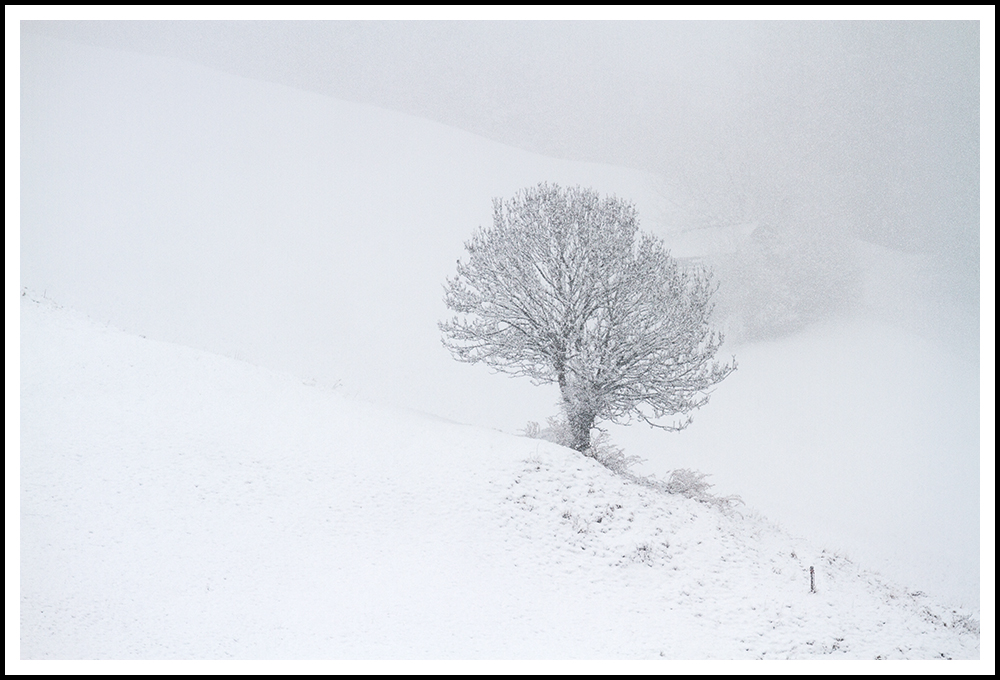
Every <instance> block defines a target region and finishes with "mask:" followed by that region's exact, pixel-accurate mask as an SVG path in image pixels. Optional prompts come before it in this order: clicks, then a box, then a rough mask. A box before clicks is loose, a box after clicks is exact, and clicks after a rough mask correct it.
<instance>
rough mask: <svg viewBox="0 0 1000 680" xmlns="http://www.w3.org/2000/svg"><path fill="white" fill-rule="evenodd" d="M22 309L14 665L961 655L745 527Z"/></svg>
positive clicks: (841, 566) (593, 474)
mask: <svg viewBox="0 0 1000 680" xmlns="http://www.w3.org/2000/svg"><path fill="white" fill-rule="evenodd" d="M33 297H34V296H33V295H31V294H29V295H28V296H26V297H23V298H22V303H21V347H22V354H21V356H22V361H21V414H22V415H21V601H20V605H21V615H20V616H21V657H22V658H27V659H46V658H49V659H52V658H64V659H65V658H132V659H143V658H146V659H148V658H158V659H171V658H326V659H336V658H362V659H363V658H380V659H389V658H407V659H418V658H512V659H513V658H536V659H539V658H566V659H570V658H608V659H620V658H647V659H659V658H668V659H707V658H720V659H743V658H749V659H752V658H824V659H829V658H855V659H874V658H879V657H880V658H921V659H931V658H942V657H948V658H966V659H968V658H978V656H979V634H978V622H976V621H975V619H973V618H971V617H969V616H968V612H963V611H961V610H953V609H950V608H947V607H943V606H941V605H939V604H938V603H936V602H935V601H933V599H931V598H928V597H927V596H924V595H921V594H918V593H914V592H911V591H908V590H907V589H905V588H902V587H900V586H898V585H896V584H893V583H890V582H889V581H887V580H886V579H884V578H882V577H881V576H878V575H876V574H873V573H870V572H867V571H865V570H863V569H861V568H860V567H859V566H858V565H856V564H854V563H852V562H850V561H849V560H847V559H845V558H843V557H841V556H838V555H836V554H834V553H830V552H827V551H824V550H820V549H817V548H815V547H813V546H811V545H809V544H808V543H806V542H804V541H801V540H796V539H792V538H790V537H789V536H787V535H785V534H784V533H782V532H781V531H779V530H778V529H776V528H774V527H773V526H772V525H770V524H768V523H767V522H766V521H765V520H763V519H762V518H759V517H756V516H747V517H741V516H738V515H733V516H726V515H723V514H722V513H721V512H720V511H718V510H717V509H714V508H711V507H709V506H705V505H702V504H699V503H697V502H695V501H692V500H689V499H686V498H683V497H678V496H669V495H664V494H662V493H659V492H654V491H652V490H650V489H647V488H645V487H641V486H637V485H635V484H631V483H628V482H625V481H623V480H622V479H621V478H618V477H615V476H614V475H612V474H611V473H610V472H608V471H607V470H605V469H604V468H602V467H600V466H599V465H597V464H596V463H594V462H593V461H590V460H586V459H583V458H582V457H580V456H579V455H577V454H576V453H574V452H572V451H570V450H568V449H563V448H561V447H558V446H555V445H553V444H550V443H547V442H544V441H539V440H531V439H526V438H524V437H515V436H510V435H506V434H502V433H499V432H493V431H490V430H486V429H481V428H476V427H470V426H464V425H457V424H453V423H448V422H444V421H441V420H439V419H433V418H429V417H426V416H421V415H418V414H414V413H411V412H405V411H399V410H391V409H388V408H383V407H376V406H373V405H370V404H366V403H363V402H359V401H356V400H353V399H350V398H345V396H343V395H342V394H341V393H340V391H337V390H330V389H326V388H321V387H316V386H308V385H304V384H302V381H301V380H300V379H297V378H294V377H292V376H291V375H289V374H282V373H275V372H272V371H269V370H265V369H261V368H258V367H255V366H252V365H249V364H247V363H244V362H240V361H237V360H234V359H231V358H227V357H221V356H218V355H213V354H209V353H206V352H204V351H200V350H195V349H191V348H187V347H182V346H178V345H174V344H169V343H164V342H160V341H154V340H150V339H146V338H142V337H139V336H135V335H129V334H125V333H123V332H120V331H118V330H115V329H114V328H112V327H108V326H105V325H103V324H96V323H94V322H92V321H90V320H89V319H86V318H84V317H83V316H82V315H80V314H78V313H76V312H71V311H68V310H65V309H61V308H57V306H56V305H54V304H52V303H49V302H45V301H40V300H39V299H33ZM810 566H813V567H815V569H816V574H817V576H816V587H817V591H818V592H816V593H814V594H813V593H810V592H809V576H808V568H809V567H810Z"/></svg>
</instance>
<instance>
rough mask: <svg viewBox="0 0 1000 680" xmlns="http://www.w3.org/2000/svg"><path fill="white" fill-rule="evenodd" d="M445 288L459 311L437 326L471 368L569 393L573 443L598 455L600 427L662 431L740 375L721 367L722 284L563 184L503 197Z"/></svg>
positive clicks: (566, 405)
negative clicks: (717, 317) (713, 320)
mask: <svg viewBox="0 0 1000 680" xmlns="http://www.w3.org/2000/svg"><path fill="white" fill-rule="evenodd" d="M465 249H466V251H468V255H469V258H468V261H467V262H462V261H459V262H458V273H457V275H456V276H454V277H452V278H449V279H448V280H447V283H446V284H445V298H444V300H445V303H446V304H447V305H448V307H449V308H450V309H451V310H453V311H454V312H457V314H458V315H457V316H455V317H453V318H452V320H450V321H447V322H442V323H441V324H439V326H440V328H441V331H442V333H443V334H444V339H443V342H444V345H445V347H447V348H448V349H449V350H450V351H451V353H452V355H453V356H454V357H455V358H456V359H457V360H459V361H465V362H470V363H475V362H483V363H485V364H486V365H488V366H490V367H491V368H493V369H496V370H498V371H502V372H504V373H508V374H510V375H514V376H527V377H529V378H531V379H532V380H533V381H534V382H535V383H536V384H544V383H551V382H554V383H557V384H558V385H559V389H560V391H561V396H562V407H563V410H564V412H565V416H566V421H567V423H568V426H569V429H570V440H571V443H570V445H571V446H572V448H574V449H576V450H577V451H581V452H584V453H587V452H588V450H589V449H590V434H591V430H592V429H593V428H594V426H595V424H596V423H597V422H601V421H611V422H615V423H619V424H627V423H629V422H632V421H634V420H642V421H645V422H647V423H649V424H650V425H652V426H654V427H660V428H663V429H666V430H679V429H682V428H684V427H686V426H687V425H688V424H689V423H690V422H691V418H690V417H688V418H687V419H686V420H683V421H679V422H671V423H664V422H662V419H663V418H667V417H670V416H674V415H677V414H687V413H688V412H690V411H691V410H693V409H696V408H699V407H700V406H702V405H703V404H705V403H706V402H707V401H708V391H709V389H710V388H711V387H712V386H713V385H715V384H717V383H718V382H720V381H721V380H723V379H724V378H725V377H726V376H727V375H729V374H730V373H731V372H732V371H733V370H734V369H735V362H734V364H733V365H732V366H730V365H722V364H720V363H718V362H716V361H714V360H713V359H714V357H715V354H716V352H717V350H718V349H719V346H720V344H721V342H722V337H721V336H720V335H718V334H717V333H715V332H713V331H712V330H711V328H710V327H709V314H710V312H711V297H712V293H713V291H714V286H713V285H712V283H711V276H710V274H709V273H707V272H705V271H703V270H691V269H685V268H682V267H681V266H680V265H679V263H678V262H677V261H676V260H674V259H673V258H671V257H670V254H669V253H668V252H667V250H666V249H665V248H664V245H663V243H662V241H661V240H660V239H658V238H657V237H655V236H652V235H650V234H646V233H643V232H641V231H639V228H638V216H637V214H636V211H635V208H634V207H633V206H632V205H631V204H630V203H628V202H626V201H623V200H620V199H618V198H615V197H605V198H601V197H600V196H599V195H598V194H597V193H595V192H594V191H591V190H589V189H581V188H579V187H577V188H567V189H563V188H560V187H559V186H556V185H552V184H545V183H543V184H539V185H538V186H537V187H534V188H530V189H526V190H523V191H521V192H519V193H518V194H517V195H515V196H514V198H513V199H510V200H507V201H502V200H500V199H494V202H493V227H492V228H490V229H483V228H480V229H479V230H478V231H477V232H476V233H475V234H474V235H473V237H472V240H470V241H469V242H467V243H466V244H465Z"/></svg>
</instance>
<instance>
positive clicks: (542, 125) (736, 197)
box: [23, 21, 980, 358]
mask: <svg viewBox="0 0 1000 680" xmlns="http://www.w3.org/2000/svg"><path fill="white" fill-rule="evenodd" d="M23 26H24V30H25V31H29V32H41V33H45V34H48V35H52V36H57V37H62V38H66V39H72V40H75V41H80V42H85V43H89V44H93V45H102V46H106V47H112V48H116V49H127V50H134V51H139V52H145V53H150V54H160V55H169V56H174V57H178V58H182V59H186V60H190V61H193V62H197V63H201V64H204V65H208V66H211V67H212V68H216V69H220V70H223V71H227V72H230V73H234V74H238V75H241V76H245V77H250V78H255V79H261V80H266V81H271V82H275V83H282V84H286V85H291V86H293V87H296V88H300V89H303V90H309V91H315V92H320V93H323V94H327V95H330V96H333V97H336V98H339V99H346V100H350V101H357V102H365V103H371V104H375V105H378V106H381V107H385V108H389V109H392V110H396V111H401V112H405V113H409V114H413V115H417V116H421V117H425V118H428V119H431V120H435V121H439V122H441V123H445V124H447V125H450V126H454V127H458V128H461V129H464V130H468V131H470V132H474V133H476V134H479V135H483V136H485V137H487V138H489V139H493V140H496V141H499V142H502V143H504V144H508V145H512V146H515V147H519V148H522V149H526V150H530V151H535V152H538V153H542V154H545V155H549V156H555V157H559V158H565V159H571V160H587V161H597V162H602V163H610V164H616V165H622V166H626V167H631V168H635V169H640V170H645V171H648V172H651V173H654V174H655V175H656V176H657V177H658V178H660V181H661V182H662V189H661V190H662V194H663V196H664V197H665V198H666V199H668V205H669V206H670V209H669V210H665V211H664V212H663V213H662V214H659V215H645V216H644V217H646V218H647V219H649V218H655V220H656V221H657V222H658V223H659V225H660V228H661V229H663V230H665V231H667V232H684V231H690V230H692V229H707V230H710V229H726V228H732V227H738V226H741V225H745V226H746V229H745V230H744V231H743V232H741V233H743V234H744V236H746V237H747V238H742V239H739V240H738V241H737V242H736V243H735V244H731V247H730V248H729V249H728V250H727V251H725V252H701V253H699V255H701V256H703V257H705V258H706V259H708V260H709V261H710V263H711V264H712V265H713V266H714V268H715V269H716V270H717V271H718V272H719V273H720V276H721V282H722V291H721V293H720V296H721V297H720V301H721V303H722V304H721V309H720V316H725V317H727V318H731V319H733V320H734V322H733V323H731V324H730V326H731V327H732V329H733V331H734V333H735V335H734V337H735V338H736V339H748V340H753V339H760V338H769V337H777V336H780V335H783V334H785V333H787V332H790V331H795V330H800V329H801V328H802V327H804V326H805V325H807V324H808V323H809V322H812V321H815V320H817V319H820V318H823V317H825V316H828V315H830V314H835V313H837V312H840V311H843V309H845V308H857V307H859V306H864V305H865V304H866V302H865V300H864V299H862V298H863V297H864V296H866V295H867V296H874V297H875V298H884V297H885V296H886V295H889V296H890V298H891V299H889V300H884V301H883V302H882V303H881V304H877V305H876V307H880V308H884V309H888V310H889V311H892V310H898V309H899V308H900V307H903V306H908V312H907V314H906V315H900V314H899V313H898V311H892V313H894V314H896V316H897V317H898V318H897V320H899V321H902V322H903V323H904V324H905V325H907V326H908V327H910V328H911V329H914V330H919V331H920V332H922V333H924V334H925V335H926V334H930V335H932V336H935V337H938V338H940V339H942V340H944V341H945V342H947V344H948V345H949V346H950V347H951V348H952V349H953V350H956V351H958V352H960V353H962V354H964V355H966V356H968V357H969V358H975V357H976V356H977V355H978V334H979V333H978V331H979V324H978V309H979V271H980V270H979V24H978V22H975V21H964V22H957V21H934V22H930V21H882V22H865V21H852V22H846V21H845V22H827V21H823V22H788V21H785V22H768V21H761V22H745V21H740V22H698V21H683V22H681V21H676V22H670V21H644V22H631V21H622V22H593V21H587V22H573V21H566V22H552V21H533V22H528V21H496V22H472V21H447V22H446V21H421V22H402V21H368V22H360V21H309V22H298V21H288V22H255V21H248V22H221V21H213V22H191V21H184V22H177V21H160V22H130V21H119V22H112V21H89V22H62V21H60V22H27V23H25V24H23ZM755 233H756V237H754V238H749V237H750V236H753V235H754V234H755ZM768 242H770V245H766V244H767V243H768ZM859 242H860V243H863V244H870V245H874V246H877V247H879V248H888V249H890V250H891V251H892V252H896V253H902V254H905V255H906V256H908V257H909V261H910V263H911V264H910V265H909V270H910V271H909V276H910V277H911V278H914V277H916V278H919V280H920V282H921V283H920V285H919V290H917V289H916V288H915V287H914V286H910V288H911V290H912V292H913V293H914V294H915V295H916V296H917V297H919V299H920V302H919V304H914V303H913V302H912V300H907V301H906V302H902V301H900V300H898V299H896V298H895V297H894V296H896V295H897V294H898V292H899V291H898V290H894V289H893V287H890V288H889V289H877V290H873V289H872V288H871V286H870V285H868V286H865V285H864V284H863V282H862V281H861V279H862V275H861V274H860V273H859V271H858V269H859V262H858V261H857V260H858V257H864V255H863V254H861V255H859V253H858V252H857V249H858V246H857V244H858V243H859ZM762 244H764V245H762ZM861 247H862V248H864V247H865V246H861ZM781 253H786V254H784V255H782V254H781ZM787 253H791V254H790V255H789V254H787ZM762 269H763V270H770V271H771V272H772V275H771V276H763V277H761V276H758V275H755V276H750V275H749V273H748V270H754V271H759V270H762ZM803 281H809V282H811V283H810V284H809V285H805V284H803ZM869 284H870V281H869ZM816 288H819V289H820V291H819V292H817V291H816V290H815V289H816ZM788 290H791V291H793V292H788ZM748 296H750V297H748ZM775 296H784V297H785V298H786V299H784V300H783V301H782V304H784V305H785V306H786V307H788V308H790V309H791V310H792V312H791V313H786V314H783V315H782V316H781V318H778V319H774V320H764V322H762V321H761V319H760V316H761V309H762V308H763V307H764V306H766V305H765V303H769V302H770V300H771V299H772V298H774V297H775ZM747 305H749V307H747ZM903 316H905V318H903ZM748 319H749V321H748ZM772 321H773V323H772Z"/></svg>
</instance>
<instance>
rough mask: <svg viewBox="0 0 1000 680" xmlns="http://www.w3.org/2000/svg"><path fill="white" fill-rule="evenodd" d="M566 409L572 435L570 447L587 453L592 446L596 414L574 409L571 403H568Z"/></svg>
mask: <svg viewBox="0 0 1000 680" xmlns="http://www.w3.org/2000/svg"><path fill="white" fill-rule="evenodd" d="M566 411H567V413H566V419H567V421H568V423H569V431H570V437H571V441H570V448H572V449H573V450H575V451H579V452H580V453H584V454H585V453H587V449H589V448H590V430H591V429H593V427H594V414H593V413H588V412H587V411H584V410H581V409H574V408H573V407H572V405H569V404H567V409H566Z"/></svg>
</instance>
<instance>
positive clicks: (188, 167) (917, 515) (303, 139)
mask: <svg viewBox="0 0 1000 680" xmlns="http://www.w3.org/2000/svg"><path fill="white" fill-rule="evenodd" d="M95 46H97V47H95ZM105 48H107V49H105ZM978 49H979V45H978V24H976V23H953V22H937V23H933V24H932V23H852V24H846V23H845V24H839V23H821V24H796V23H781V24H770V23H704V24H700V23H685V24H674V23H641V24H638V23H635V24H634V23H628V22H623V23H620V22H607V23H604V22H598V23H586V24H584V23H579V24H578V23H572V22H568V23H559V24H554V23H544V22H540V23H531V24H528V23H523V24H522V23H488V24H487V23H465V22H454V23H438V22H421V23H389V22H370V23H363V24H362V23H351V22H343V23H335V22H310V23H296V22H274V23H254V22H244V23H224V22H211V23H204V22H183V23H180V22H149V23H135V22H44V23H43V22H26V23H24V24H22V43H21V58H22V63H21V154H22V156H21V243H20V245H21V253H20V265H21V271H20V275H21V280H20V283H21V285H22V286H24V287H26V288H29V289H31V290H32V291H33V293H35V294H41V295H43V296H48V297H50V299H52V300H55V302H56V303H58V304H62V305H65V306H67V307H71V308H74V309H77V310H79V311H82V312H84V313H86V314H88V315H90V316H91V317H92V318H93V319H96V320H98V321H100V322H102V323H105V324H106V325H112V326H117V327H119V328H122V329H124V330H126V331H127V332H129V333H132V334H136V335H139V334H141V335H144V336H147V337H148V338H150V339H159V340H165V341H168V342H173V343H179V344H184V345H190V346H193V347H199V348H203V349H207V350H209V351H211V352H215V353H218V354H224V355H228V356H231V357H235V358H239V359H243V360H246V361H249V362H251V363H256V364H258V365H260V366H267V367H269V368H276V369H279V370H285V371H289V372H292V373H294V374H296V375H299V376H301V377H303V378H307V379H309V378H312V379H315V380H317V381H318V382H320V383H326V384H328V385H334V384H338V385H340V387H341V391H342V392H344V393H345V394H347V395H348V396H352V397H353V396H360V397H363V398H369V399H371V400H373V401H382V402H387V403H392V404H395V405H397V406H404V407H406V408H410V409H414V410H420V411H424V412H426V413H430V414H434V415H435V416H438V417H441V418H445V419H452V420H456V421H459V422H463V423H474V424H477V425H482V426H486V427H492V428H499V429H503V430H505V431H507V432H510V433H514V432H517V431H518V429H519V428H522V427H524V424H525V423H526V421H527V420H529V419H530V420H535V421H541V420H543V419H544V418H545V417H546V416H548V415H551V414H552V409H553V404H554V403H555V402H556V395H555V394H554V393H553V392H552V391H551V390H550V389H549V388H551V386H548V387H546V388H537V387H534V386H532V385H530V384H528V382H527V381H521V382H518V381H516V380H506V379H503V378H501V377H498V376H495V375H491V374H489V372H488V371H486V370H485V369H483V367H481V366H479V367H469V366H466V365H462V364H458V363H457V362H454V361H452V360H451V359H450V357H448V355H447V352H445V351H444V350H443V349H442V348H441V346H440V333H439V331H438V329H437V327H436V322H437V321H438V320H439V319H440V318H441V317H442V316H444V315H445V314H446V310H445V308H444V305H443V303H442V301H441V294H442V290H441V284H442V283H443V281H444V279H445V277H446V276H447V275H449V274H452V273H453V272H454V262H455V258H456V257H459V256H461V254H462V248H461V246H462V242H463V240H465V239H467V238H468V237H469V236H470V235H471V233H472V232H473V230H474V229H475V228H476V227H477V226H478V225H482V224H487V223H488V221H489V219H490V199H491V198H492V197H495V196H502V197H509V196H510V195H512V193H513V192H514V191H516V190H519V189H522V188H523V187H526V186H531V185H534V184H536V183H537V182H539V181H542V180H545V181H550V182H556V183H560V184H563V185H572V184H582V185H584V186H590V187H593V188H594V189H595V190H597V191H599V192H601V193H617V194H618V195H620V196H623V197H625V198H628V199H631V200H634V201H635V202H636V205H637V208H638V211H639V215H640V219H641V221H642V227H643V228H645V229H650V230H653V231H656V232H658V233H660V234H661V235H663V236H664V238H665V239H666V240H667V243H668V245H669V246H670V247H671V249H672V251H673V252H674V253H675V255H677V256H678V257H683V258H685V259H686V260H688V261H690V262H704V263H706V264H708V265H710V266H711V267H712V268H713V269H714V270H715V271H716V274H717V277H718V281H719V283H720V290H719V306H718V309H717V311H718V314H719V316H718V322H719V324H720V326H723V327H724V328H725V330H726V331H727V335H728V337H729V338H730V340H729V342H730V343H732V344H731V345H730V346H731V347H733V352H734V353H735V354H737V355H738V359H739V362H740V366H741V368H740V370H739V371H738V372H737V373H736V374H734V376H733V378H731V379H728V380H727V382H726V383H724V384H723V385H722V386H721V387H720V389H719V390H718V393H717V394H716V395H715V396H713V401H712V403H711V405H710V406H708V407H706V411H705V413H698V414H696V416H695V424H694V425H692V427H691V428H690V429H689V430H688V431H686V432H685V433H684V435H683V436H675V437H669V436H668V435H664V434H663V433H655V432H654V433H653V434H656V435H657V436H656V437H653V436H652V435H650V434H649V432H653V431H647V430H642V431H641V433H640V432H639V431H638V430H637V429H635V428H633V430H632V433H633V434H631V435H626V434H625V433H621V434H620V436H621V437H622V438H621V439H620V440H618V441H621V442H622V443H624V444H625V445H626V448H627V450H628V451H629V453H636V454H639V455H642V456H645V457H649V458H650V459H652V460H651V467H653V468H655V470H656V471H657V472H662V471H663V469H665V468H668V467H677V466H679V465H684V466H688V465H690V466H692V467H698V468H699V469H702V470H703V471H705V472H710V473H712V474H713V475H715V476H714V477H713V480H715V481H717V482H718V485H719V488H718V490H719V491H720V492H722V493H739V494H742V495H743V496H744V497H745V499H746V500H747V501H748V504H749V505H750V506H751V507H754V508H757V509H760V510H762V511H763V512H765V513H766V514H767V515H768V516H769V517H771V518H772V519H774V520H775V521H781V522H783V523H784V524H785V525H786V526H788V527H790V528H792V529H794V530H795V531H799V532H801V533H803V534H807V533H808V534H809V535H811V536H817V537H818V538H819V539H821V540H824V541H828V543H827V547H842V546H847V548H848V549H850V550H852V551H854V552H853V553H852V554H853V555H855V556H861V557H864V558H866V559H868V560H869V561H870V562H869V563H871V564H874V565H876V566H878V567H879V568H886V566H885V565H887V564H888V565H892V573H895V574H899V575H900V577H901V578H903V577H905V578H906V579H909V580H910V581H911V582H912V583H913V584H914V585H917V586H920V587H921V588H924V589H926V590H927V591H928V592H940V593H943V594H944V595H946V596H947V597H950V598H952V599H954V600H956V601H965V602H972V601H974V600H975V599H976V595H977V594H978V592H979V570H978V556H979V547H980V546H979V543H978V540H977V538H978V530H979V525H978V522H977V520H978V516H977V510H978V504H979V496H978V483H979V482H978V470H979V451H978V446H979V440H978V435H979V401H978V398H979V392H978V389H979V385H978V365H979V273H980V268H979V262H980V253H979V207H978V206H979V203H978V201H979V179H978V178H979V125H978V120H979V82H978V81H979V61H978ZM237 76H239V77H237ZM351 101H353V102H354V103H351ZM357 102H360V103H357ZM435 121H436V122H435ZM515 147H517V148H515ZM584 161H591V162H590V163H587V162H584ZM593 161H597V162H599V163H593ZM987 257H992V253H987ZM730 346H727V348H726V351H727V352H728V351H729V347H730ZM616 436H619V435H618V434H617V433H616ZM627 436H631V437H632V438H633V439H632V440H629V439H627V438H626V437H627ZM985 445H988V442H986V443H985ZM804 454H809V455H810V456H812V457H813V458H814V460H811V461H810V460H804V459H803V455H804ZM803 460H804V462H803ZM824 461H835V469H834V470H833V471H832V472H831V470H830V468H831V467H834V465H829V466H828V465H827V463H826V462H824ZM803 468H805V470H803ZM901 470H902V471H905V474H901V473H900V471H901ZM987 479H989V476H987ZM859 480H860V481H859ZM930 520H935V521H936V524H935V523H934V522H931V521H930ZM873 527H874V528H877V531H876V530H875V529H874V528H873ZM810 532H811V533H810ZM859 532H860V533H866V535H865V536H861V537H859ZM867 534H871V536H868V535H867ZM875 534H877V535H875ZM929 556H930V557H929ZM932 558H934V559H938V560H939V561H940V564H934V563H932ZM925 584H927V585H925Z"/></svg>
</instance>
